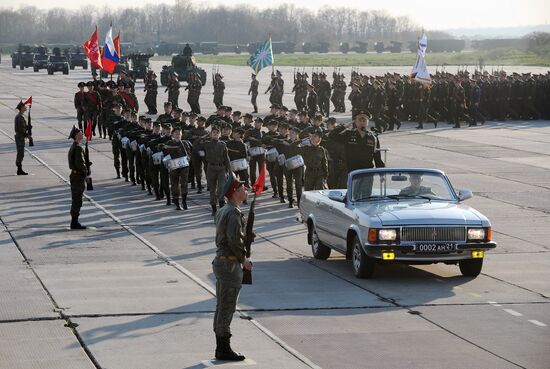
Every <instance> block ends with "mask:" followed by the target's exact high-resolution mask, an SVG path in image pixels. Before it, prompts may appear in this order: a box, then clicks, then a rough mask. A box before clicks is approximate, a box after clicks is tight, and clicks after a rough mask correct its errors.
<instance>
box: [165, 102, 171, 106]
mask: <svg viewBox="0 0 550 369" xmlns="http://www.w3.org/2000/svg"><path fill="white" fill-rule="evenodd" d="M164 106H172V102H170V101H166V102H165V103H164Z"/></svg>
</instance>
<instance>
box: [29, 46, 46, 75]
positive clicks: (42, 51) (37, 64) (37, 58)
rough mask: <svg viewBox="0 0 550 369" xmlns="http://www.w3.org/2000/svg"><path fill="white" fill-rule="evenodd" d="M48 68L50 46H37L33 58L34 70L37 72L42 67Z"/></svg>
mask: <svg viewBox="0 0 550 369" xmlns="http://www.w3.org/2000/svg"><path fill="white" fill-rule="evenodd" d="M47 68H48V48H47V47H46V46H37V47H35V48H34V56H33V60H32V70H33V71H35V72H38V71H40V69H47Z"/></svg>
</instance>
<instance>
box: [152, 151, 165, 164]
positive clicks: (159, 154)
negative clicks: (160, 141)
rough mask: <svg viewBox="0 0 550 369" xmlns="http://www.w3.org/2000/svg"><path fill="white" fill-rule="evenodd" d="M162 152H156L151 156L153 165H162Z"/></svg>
mask: <svg viewBox="0 0 550 369" xmlns="http://www.w3.org/2000/svg"><path fill="white" fill-rule="evenodd" d="M163 156H164V155H163V154H162V151H159V152H156V153H154V154H153V155H152V158H153V164H154V165H160V164H162V158H163Z"/></svg>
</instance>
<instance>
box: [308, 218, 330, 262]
mask: <svg viewBox="0 0 550 369" xmlns="http://www.w3.org/2000/svg"><path fill="white" fill-rule="evenodd" d="M330 251H331V250H330V247H328V246H326V245H324V244H323V243H322V242H321V240H320V239H319V235H318V234H317V229H315V226H314V225H312V226H311V252H312V253H313V257H314V258H315V259H319V260H326V259H328V257H329V256H330Z"/></svg>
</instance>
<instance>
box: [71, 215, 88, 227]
mask: <svg viewBox="0 0 550 369" xmlns="http://www.w3.org/2000/svg"><path fill="white" fill-rule="evenodd" d="M71 229H86V227H85V226H83V225H82V224H80V223H79V222H78V217H74V216H73V217H71Z"/></svg>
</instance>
